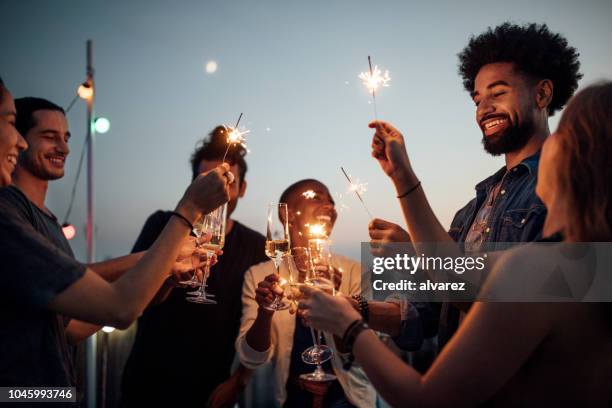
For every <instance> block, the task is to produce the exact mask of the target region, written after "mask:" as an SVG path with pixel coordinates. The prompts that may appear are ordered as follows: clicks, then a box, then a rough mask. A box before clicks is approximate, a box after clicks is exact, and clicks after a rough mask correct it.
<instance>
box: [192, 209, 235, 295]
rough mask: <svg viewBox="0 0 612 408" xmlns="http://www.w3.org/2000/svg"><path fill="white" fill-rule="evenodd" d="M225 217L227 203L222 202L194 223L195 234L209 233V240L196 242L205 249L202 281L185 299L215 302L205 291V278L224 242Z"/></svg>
mask: <svg viewBox="0 0 612 408" xmlns="http://www.w3.org/2000/svg"><path fill="white" fill-rule="evenodd" d="M226 217H227V203H225V204H223V205H222V206H220V207H219V208H217V209H216V210H214V211H213V212H211V213H209V214H206V215H205V216H203V217H202V218H201V219H200V220H198V222H197V223H196V224H195V225H194V232H195V233H196V235H198V233H199V235H198V236H199V237H201V236H202V235H203V234H208V233H210V234H211V239H210V241H209V242H205V243H202V244H198V246H199V247H200V248H204V250H205V251H206V262H205V263H204V271H203V274H202V283H201V284H200V288H199V289H198V290H197V291H195V292H190V293H188V295H195V296H194V297H188V298H187V301H189V302H193V303H200V304H216V303H217V302H215V301H214V300H212V299H210V298H209V296H211V295H210V294H208V293H206V280H207V279H208V276H209V274H210V264H211V261H212V259H213V256H215V253H216V252H217V251H218V250H220V249H222V248H223V245H224V243H225V224H226Z"/></svg>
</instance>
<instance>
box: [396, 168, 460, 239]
mask: <svg viewBox="0 0 612 408" xmlns="http://www.w3.org/2000/svg"><path fill="white" fill-rule="evenodd" d="M392 181H393V184H394V186H395V190H396V191H397V194H398V196H399V195H401V194H404V193H405V192H406V191H408V189H410V188H413V187H414V186H416V185H417V183H418V182H419V180H418V178H417V176H416V174H414V172H413V171H412V169H406V170H405V171H404V172H403V174H402V175H401V176H398V177H396V178H394V179H393V180H392ZM399 202H400V206H401V208H402V213H403V215H404V220H405V221H406V226H407V227H408V233H409V234H410V236H411V237H412V242H415V243H421V242H432V243H433V242H453V240H452V238H451V237H450V235H448V232H446V230H445V229H444V227H443V226H442V224H441V223H440V221H439V220H438V218H437V217H436V214H434V212H433V210H432V208H431V206H430V205H429V201H427V197H426V196H425V192H424V191H423V187H422V186H420V187H418V188H417V189H416V190H414V191H412V192H411V193H409V194H408V195H406V196H404V197H402V198H400V199H399Z"/></svg>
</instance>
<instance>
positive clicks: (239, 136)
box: [222, 113, 250, 162]
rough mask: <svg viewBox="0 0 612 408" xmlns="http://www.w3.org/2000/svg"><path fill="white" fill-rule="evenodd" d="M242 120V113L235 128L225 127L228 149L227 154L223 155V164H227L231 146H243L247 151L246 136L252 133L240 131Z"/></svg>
mask: <svg viewBox="0 0 612 408" xmlns="http://www.w3.org/2000/svg"><path fill="white" fill-rule="evenodd" d="M240 119H242V113H240V116H238V120H237V121H236V125H235V126H234V127H230V126H224V127H225V131H226V132H227V149H225V154H224V155H223V160H222V162H225V158H226V157H227V153H228V152H229V149H230V147H231V146H234V145H237V144H239V145H242V146H243V147H244V148H245V149H246V143H245V142H246V137H245V135H246V134H247V133H249V132H250V130H240V129H238V125H239V124H240Z"/></svg>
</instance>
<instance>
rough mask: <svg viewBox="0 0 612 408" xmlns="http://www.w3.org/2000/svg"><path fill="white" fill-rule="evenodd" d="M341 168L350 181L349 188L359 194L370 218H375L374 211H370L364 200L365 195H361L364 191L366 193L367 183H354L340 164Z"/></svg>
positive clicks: (358, 196)
mask: <svg viewBox="0 0 612 408" xmlns="http://www.w3.org/2000/svg"><path fill="white" fill-rule="evenodd" d="M340 170H342V173H343V174H344V177H346V179H347V180H348V182H349V190H350V191H353V192H354V193H355V195H356V196H357V198H358V199H359V201H361V204H363V208H364V209H365V210H366V212H367V213H368V215H369V216H370V219H373V218H374V217H373V216H372V213H371V212H370V210H368V207H367V206H366V203H365V201H363V197H361V195H362V194H363V193H365V191H366V188H365V184H363V183H353V181H352V180H351V177H350V176H349V175H348V173H347V172H346V171H345V170H344V167H342V166H340Z"/></svg>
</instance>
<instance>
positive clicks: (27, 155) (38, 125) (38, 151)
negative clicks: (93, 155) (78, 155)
mask: <svg viewBox="0 0 612 408" xmlns="http://www.w3.org/2000/svg"><path fill="white" fill-rule="evenodd" d="M32 118H33V119H34V123H35V125H34V127H32V128H31V129H30V130H29V131H28V133H27V134H26V135H25V138H26V140H27V141H28V144H29V146H30V148H29V149H28V150H27V151H25V152H23V153H22V154H21V156H20V158H19V166H20V167H22V168H23V169H24V170H26V171H28V172H29V173H31V174H33V175H34V176H36V177H37V178H39V179H41V180H57V179H59V178H62V177H64V165H65V163H66V158H67V157H68V154H69V153H70V148H69V147H68V140H69V139H70V132H69V131H68V121H67V120H66V116H65V115H64V114H63V113H62V112H59V111H54V110H38V111H35V112H34V113H33V114H32Z"/></svg>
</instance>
